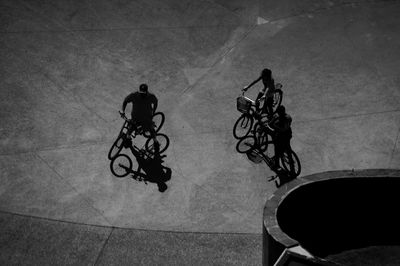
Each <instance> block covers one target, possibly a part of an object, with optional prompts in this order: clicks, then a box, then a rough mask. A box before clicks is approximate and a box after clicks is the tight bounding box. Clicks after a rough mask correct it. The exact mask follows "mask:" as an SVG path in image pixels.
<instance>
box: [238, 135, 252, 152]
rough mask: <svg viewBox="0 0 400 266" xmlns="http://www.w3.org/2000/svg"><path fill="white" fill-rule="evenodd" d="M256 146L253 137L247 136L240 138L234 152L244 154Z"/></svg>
mask: <svg viewBox="0 0 400 266" xmlns="http://www.w3.org/2000/svg"><path fill="white" fill-rule="evenodd" d="M255 146H256V138H255V137H254V136H252V135H251V136H247V137H244V138H242V139H241V140H240V141H239V142H238V144H236V150H237V152H238V153H246V152H249V151H251V150H252V149H254V148H255Z"/></svg>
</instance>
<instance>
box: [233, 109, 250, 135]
mask: <svg viewBox="0 0 400 266" xmlns="http://www.w3.org/2000/svg"><path fill="white" fill-rule="evenodd" d="M253 122H254V118H253V117H252V116H251V115H249V114H242V115H241V116H240V117H239V118H238V120H236V123H235V125H234V126H233V136H234V137H235V138H236V139H241V138H244V137H246V136H247V135H248V134H249V132H250V130H251V128H252V126H253Z"/></svg>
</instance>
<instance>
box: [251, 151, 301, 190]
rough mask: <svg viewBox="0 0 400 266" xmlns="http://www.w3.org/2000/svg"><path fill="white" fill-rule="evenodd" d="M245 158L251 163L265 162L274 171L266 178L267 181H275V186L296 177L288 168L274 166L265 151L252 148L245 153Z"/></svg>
mask: <svg viewBox="0 0 400 266" xmlns="http://www.w3.org/2000/svg"><path fill="white" fill-rule="evenodd" d="M246 155H247V158H248V159H249V160H250V161H252V162H253V163H256V164H258V163H261V162H263V161H264V162H265V164H266V165H267V166H268V167H269V169H271V171H273V172H274V173H275V175H274V176H272V177H270V178H268V181H275V185H276V187H278V188H279V187H280V186H282V185H284V184H285V183H288V182H290V181H292V180H293V179H295V178H296V176H295V175H294V174H293V173H291V172H290V171H288V170H285V169H283V168H280V167H278V168H277V167H276V166H275V163H274V160H273V158H271V157H268V155H267V154H266V153H265V152H262V151H260V150H257V149H252V150H250V151H248V152H247V153H246Z"/></svg>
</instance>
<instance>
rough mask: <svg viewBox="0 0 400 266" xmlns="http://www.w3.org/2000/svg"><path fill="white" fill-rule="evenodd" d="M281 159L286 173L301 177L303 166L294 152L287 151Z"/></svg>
mask: <svg viewBox="0 0 400 266" xmlns="http://www.w3.org/2000/svg"><path fill="white" fill-rule="evenodd" d="M280 159H281V163H282V166H283V168H284V169H285V170H286V171H288V172H290V173H292V174H293V175H294V176H298V175H300V173H301V164H300V160H299V157H298V156H297V154H296V153H295V152H294V151H292V150H288V151H285V152H284V153H283V155H282V157H281V158H280Z"/></svg>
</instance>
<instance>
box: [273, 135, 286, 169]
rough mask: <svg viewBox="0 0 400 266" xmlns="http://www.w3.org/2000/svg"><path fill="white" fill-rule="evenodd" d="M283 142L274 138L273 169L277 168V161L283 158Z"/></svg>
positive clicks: (277, 137)
mask: <svg viewBox="0 0 400 266" xmlns="http://www.w3.org/2000/svg"><path fill="white" fill-rule="evenodd" d="M284 145H285V144H284V140H283V139H282V138H281V137H280V136H276V137H275V140H274V149H275V155H274V163H275V167H276V168H278V167H279V159H280V158H281V157H282V156H283V147H284Z"/></svg>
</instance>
